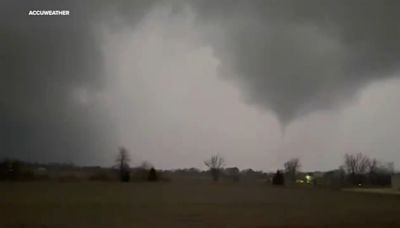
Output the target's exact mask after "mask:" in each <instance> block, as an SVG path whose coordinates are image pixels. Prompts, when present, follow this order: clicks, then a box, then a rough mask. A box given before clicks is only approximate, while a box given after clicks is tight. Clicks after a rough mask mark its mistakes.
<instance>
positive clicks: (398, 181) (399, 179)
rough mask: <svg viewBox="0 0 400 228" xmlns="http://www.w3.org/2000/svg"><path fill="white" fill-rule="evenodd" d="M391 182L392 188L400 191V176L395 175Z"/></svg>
mask: <svg viewBox="0 0 400 228" xmlns="http://www.w3.org/2000/svg"><path fill="white" fill-rule="evenodd" d="M391 182H392V188H394V189H397V190H400V174H393V175H392V178H391Z"/></svg>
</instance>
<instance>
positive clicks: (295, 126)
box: [0, 0, 400, 170]
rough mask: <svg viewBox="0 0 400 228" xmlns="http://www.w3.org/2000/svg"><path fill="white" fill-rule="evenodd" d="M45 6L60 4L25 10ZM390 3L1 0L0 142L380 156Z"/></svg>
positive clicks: (199, 153)
mask: <svg viewBox="0 0 400 228" xmlns="http://www.w3.org/2000/svg"><path fill="white" fill-rule="evenodd" d="M51 5H53V7H50V6H51ZM42 8H43V9H49V8H54V9H68V10H70V11H71V15H70V16H68V17H55V18H51V20H49V18H46V17H30V16H28V15H27V11H28V10H29V9H42ZM399 9H400V2H399V1H394V0H393V1H388V0H387V1H385V0H382V1H373V0H370V1H369V0H367V1H364V0H359V1H356V0H354V1H345V0H337V1H317V0H315V1H311V0H305V1H295V0H293V1H285V0H276V1H272V0H271V1H223V0H220V1H211V0H209V1H205V0H204V1H179V0H176V1H173V0H171V1H145V0H143V1H133V2H132V3H131V1H116V2H113V4H112V5H111V4H110V3H108V1H100V2H97V1H96V2H93V4H88V3H83V2H81V1H68V2H56V1H39V2H35V3H32V2H27V4H25V5H22V4H17V3H16V2H15V1H5V2H2V3H0V31H1V35H0V41H1V42H0V50H1V52H0V56H1V62H0V64H1V66H0V126H1V128H0V140H1V141H0V155H1V157H17V158H20V159H28V160H35V161H71V162H76V163H82V164H107V165H108V164H110V162H111V161H112V160H113V158H114V156H115V153H116V150H117V148H118V146H120V145H124V146H126V147H127V148H129V149H130V150H131V151H132V154H134V156H133V160H134V159H136V160H138V161H140V160H143V159H146V160H150V161H152V162H153V163H155V165H158V166H160V167H163V168H176V167H182V166H184V167H186V166H187V167H191V166H194V167H201V165H202V164H201V161H202V160H203V159H204V157H207V156H208V155H210V154H214V153H221V154H222V155H224V156H225V157H226V158H227V162H230V164H232V165H233V166H239V167H244V168H246V167H250V166H252V167H255V168H257V169H265V170H272V169H275V168H277V167H278V166H280V163H281V162H282V161H284V160H285V159H286V158H288V157H290V156H299V157H302V158H305V160H306V161H304V166H308V167H309V168H310V169H320V168H322V167H324V168H325V167H328V168H336V167H337V165H338V164H339V163H340V162H341V160H342V155H343V153H346V152H349V151H350V152H351V151H359V150H363V152H365V153H366V154H372V155H374V154H379V153H380V155H379V156H381V158H383V159H386V160H391V159H392V160H393V159H395V157H393V156H395V154H396V151H397V148H398V147H399V146H400V145H399V143H398V140H396V139H395V138H396V137H395V135H398V134H399V133H400V132H399V130H397V129H398V128H397V127H398V126H399V125H400V121H399V119H398V117H396V116H395V115H393V113H396V112H397V111H399V108H397V106H396V103H397V102H398V98H400V93H399V92H396V91H397V90H398V89H399V88H400V83H399V81H398V80H397V77H398V75H399V73H398V72H399V69H398V68H399V67H400V42H399V40H400V26H399V25H398V22H399V21H400V14H399V13H398V10H399ZM378 104H379V105H378ZM271 113H272V114H273V115H271ZM371 113H373V114H371ZM276 119H277V120H278V122H277V121H276ZM279 125H282V126H286V127H287V128H288V129H287V131H286V135H285V138H283V139H282V138H281V137H280V134H281V133H280V127H279ZM366 126H368V127H371V126H373V127H374V128H373V129H374V130H373V131H371V132H368V133H366V132H367V131H366V128H367V127H366ZM384 136H385V137H384ZM316 155H317V156H319V159H318V161H316V160H313V158H314V157H315V156H316ZM307 159H308V160H307ZM397 159H398V158H397ZM397 162H400V160H398V161H397ZM277 163H279V165H278V164H277Z"/></svg>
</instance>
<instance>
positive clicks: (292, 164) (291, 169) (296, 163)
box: [284, 158, 301, 180]
mask: <svg viewBox="0 0 400 228" xmlns="http://www.w3.org/2000/svg"><path fill="white" fill-rule="evenodd" d="M284 167H285V172H286V174H287V175H288V177H289V178H290V179H291V180H295V179H296V175H297V172H298V171H299V169H300V167H301V165H300V159H298V158H292V159H290V160H289V161H287V162H285V164H284Z"/></svg>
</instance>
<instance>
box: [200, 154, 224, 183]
mask: <svg viewBox="0 0 400 228" xmlns="http://www.w3.org/2000/svg"><path fill="white" fill-rule="evenodd" d="M204 164H205V165H206V166H207V167H208V168H209V169H210V172H211V176H212V178H213V180H214V181H218V180H219V176H220V173H221V169H222V168H223V167H224V165H225V160H224V158H223V157H221V156H219V155H214V156H211V158H210V159H209V160H206V161H204Z"/></svg>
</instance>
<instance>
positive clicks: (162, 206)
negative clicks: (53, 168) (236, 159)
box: [0, 182, 400, 227]
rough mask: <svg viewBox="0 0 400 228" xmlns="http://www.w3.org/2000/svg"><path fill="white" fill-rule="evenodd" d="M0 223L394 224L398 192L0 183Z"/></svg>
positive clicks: (399, 222)
mask: <svg viewBox="0 0 400 228" xmlns="http://www.w3.org/2000/svg"><path fill="white" fill-rule="evenodd" d="M0 227H400V196H398V195H383V194H365V193H355V192H340V191H328V190H318V189H294V188H277V187H272V186H268V185H266V184H262V183H254V184H245V183H236V184H235V183H217V184H215V183H200V182H199V183H186V184H184V183H178V182H169V183H100V182H83V183H56V182H54V183H51V182H36V183H0Z"/></svg>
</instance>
